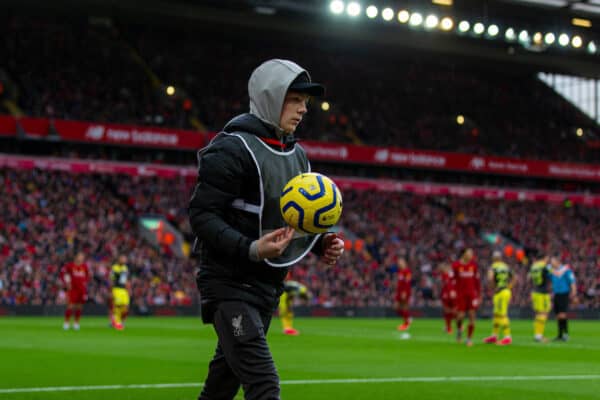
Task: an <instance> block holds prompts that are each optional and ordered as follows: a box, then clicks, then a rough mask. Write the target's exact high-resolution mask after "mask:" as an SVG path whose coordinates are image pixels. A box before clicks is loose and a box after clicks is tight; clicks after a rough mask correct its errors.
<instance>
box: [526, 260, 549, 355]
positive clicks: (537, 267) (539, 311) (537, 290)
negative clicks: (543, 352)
mask: <svg viewBox="0 0 600 400" xmlns="http://www.w3.org/2000/svg"><path fill="white" fill-rule="evenodd" d="M550 269H551V267H550V265H549V264H548V257H543V258H541V259H539V260H536V261H535V262H534V263H533V264H531V269H530V270H529V278H531V283H532V284H533V291H532V292H531V303H532V305H533V311H534V312H535V320H534V322H533V340H535V341H536V342H544V343H545V342H547V341H548V340H547V339H546V338H544V329H545V328H546V320H548V313H549V312H550V309H551V308H552V301H551V299H550V287H549V286H550V281H551V276H550V275H551V270H550Z"/></svg>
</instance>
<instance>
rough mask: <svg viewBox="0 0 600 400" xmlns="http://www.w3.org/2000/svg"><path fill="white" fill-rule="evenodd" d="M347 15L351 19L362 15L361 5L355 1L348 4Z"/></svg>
mask: <svg viewBox="0 0 600 400" xmlns="http://www.w3.org/2000/svg"><path fill="white" fill-rule="evenodd" d="M346 13H348V15H349V16H351V17H358V15H359V14H360V4H358V3H357V2H355V1H353V2H351V3H348V6H346Z"/></svg>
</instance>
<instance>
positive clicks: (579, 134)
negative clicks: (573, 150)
mask: <svg viewBox="0 0 600 400" xmlns="http://www.w3.org/2000/svg"><path fill="white" fill-rule="evenodd" d="M575 133H576V134H577V136H579V137H582V136H583V129H581V128H577V131H575Z"/></svg>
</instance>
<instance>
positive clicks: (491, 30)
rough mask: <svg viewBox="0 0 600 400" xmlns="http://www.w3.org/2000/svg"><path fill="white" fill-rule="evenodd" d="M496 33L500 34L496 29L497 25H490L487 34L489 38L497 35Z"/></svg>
mask: <svg viewBox="0 0 600 400" xmlns="http://www.w3.org/2000/svg"><path fill="white" fill-rule="evenodd" d="M498 32H500V29H499V28H498V25H496V24H492V25H490V26H488V29H487V33H488V35H490V36H491V37H494V36H496V35H497V34H498Z"/></svg>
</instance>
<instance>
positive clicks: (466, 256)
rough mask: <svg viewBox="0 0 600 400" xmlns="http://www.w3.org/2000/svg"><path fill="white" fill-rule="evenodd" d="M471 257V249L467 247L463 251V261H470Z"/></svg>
mask: <svg viewBox="0 0 600 400" xmlns="http://www.w3.org/2000/svg"><path fill="white" fill-rule="evenodd" d="M472 259H473V249H467V250H466V251H465V261H467V262H468V261H471V260H472Z"/></svg>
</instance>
